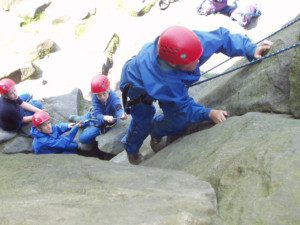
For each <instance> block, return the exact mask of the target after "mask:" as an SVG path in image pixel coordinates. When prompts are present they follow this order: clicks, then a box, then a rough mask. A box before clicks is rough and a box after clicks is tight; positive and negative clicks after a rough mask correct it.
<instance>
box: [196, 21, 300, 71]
mask: <svg viewBox="0 0 300 225" xmlns="http://www.w3.org/2000/svg"><path fill="white" fill-rule="evenodd" d="M299 20H300V17H298V18H296V19H295V20H292V21H290V22H289V23H287V24H286V25H285V26H283V27H282V28H280V29H279V30H277V31H275V32H274V33H272V34H270V35H269V36H267V37H265V38H263V39H261V40H260V41H258V42H256V44H258V43H260V42H262V41H264V40H266V39H268V38H270V37H272V36H273V35H275V34H277V33H279V32H280V31H282V30H284V29H285V28H287V27H289V26H291V25H293V24H294V23H297V22H298V21H299ZM231 59H232V58H228V59H226V60H224V61H223V62H221V63H219V64H217V65H216V66H214V67H212V68H210V69H209V70H207V71H205V72H204V73H202V75H204V74H206V73H208V72H210V71H212V70H213V69H215V68H217V67H219V66H221V65H223V64H224V63H226V62H228V61H229V60H231Z"/></svg>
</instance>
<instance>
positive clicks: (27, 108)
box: [0, 78, 42, 131]
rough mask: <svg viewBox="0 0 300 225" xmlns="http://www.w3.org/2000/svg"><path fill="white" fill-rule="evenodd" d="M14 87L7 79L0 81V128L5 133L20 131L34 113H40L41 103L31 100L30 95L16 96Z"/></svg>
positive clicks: (12, 82)
mask: <svg viewBox="0 0 300 225" xmlns="http://www.w3.org/2000/svg"><path fill="white" fill-rule="evenodd" d="M15 85H16V84H15V82H14V81H13V80H11V79H9V78H4V79H2V80H0V95H1V97H0V128H2V129H3V130H6V131H19V130H21V127H22V125H24V124H26V123H30V122H31V119H32V115H33V114H34V113H35V112H39V111H42V103H41V102H39V101H36V100H32V96H31V95H30V94H22V95H20V96H18V93H17V91H16V88H15Z"/></svg>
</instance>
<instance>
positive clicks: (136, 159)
mask: <svg viewBox="0 0 300 225" xmlns="http://www.w3.org/2000/svg"><path fill="white" fill-rule="evenodd" d="M127 158H128V161H129V163H130V164H132V165H138V164H140V163H141V162H143V161H144V156H143V155H142V154H141V153H139V152H138V153H135V154H129V153H127Z"/></svg>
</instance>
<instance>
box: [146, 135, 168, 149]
mask: <svg viewBox="0 0 300 225" xmlns="http://www.w3.org/2000/svg"><path fill="white" fill-rule="evenodd" d="M167 145H168V139H167V136H164V137H162V138H154V137H152V136H151V141H150V146H151V148H152V150H153V151H154V152H155V153H157V152H159V151H160V150H162V149H163V148H164V147H166V146H167Z"/></svg>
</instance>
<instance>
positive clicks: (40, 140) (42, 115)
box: [31, 111, 81, 154]
mask: <svg viewBox="0 0 300 225" xmlns="http://www.w3.org/2000/svg"><path fill="white" fill-rule="evenodd" d="M50 119H51V118H50V115H49V114H48V113H47V112H45V111H40V112H36V113H34V115H33V116H32V128H31V135H32V137H33V142H32V150H33V152H34V153H35V154H58V153H77V149H78V144H77V143H76V142H75V141H74V138H75V136H76V134H77V131H78V129H79V126H81V124H80V123H78V124H76V125H75V124H74V123H59V124H55V125H54V124H51V120H50ZM70 130H71V131H70ZM67 131H70V132H69V134H68V135H66V136H63V134H64V133H66V132H67Z"/></svg>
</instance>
